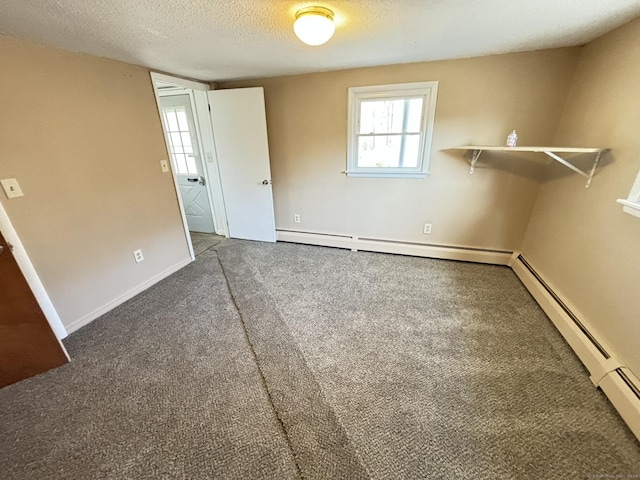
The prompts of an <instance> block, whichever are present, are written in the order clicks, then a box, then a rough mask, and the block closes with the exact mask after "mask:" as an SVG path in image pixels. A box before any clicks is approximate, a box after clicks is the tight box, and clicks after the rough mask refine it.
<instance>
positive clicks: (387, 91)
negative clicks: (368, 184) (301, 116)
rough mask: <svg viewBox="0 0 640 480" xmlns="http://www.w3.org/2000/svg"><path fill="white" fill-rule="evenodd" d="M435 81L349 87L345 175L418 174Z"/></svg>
mask: <svg viewBox="0 0 640 480" xmlns="http://www.w3.org/2000/svg"><path fill="white" fill-rule="evenodd" d="M437 95H438V82H419V83H400V84H394V85H374V86H369V87H351V88H349V112H348V125H349V127H348V128H349V132H348V146H347V175H348V176H352V177H405V178H424V177H426V176H427V175H428V174H429V155H430V151H431V138H432V136H433V122H434V118H435V114H436V98H437Z"/></svg>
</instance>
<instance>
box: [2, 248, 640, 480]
mask: <svg viewBox="0 0 640 480" xmlns="http://www.w3.org/2000/svg"><path fill="white" fill-rule="evenodd" d="M65 344H66V346H67V348H68V349H69V352H70V354H71V356H72V358H73V361H72V362H71V363H70V364H68V365H66V366H64V367H61V368H59V369H57V370H54V371H51V372H48V373H45V374H43V375H39V376H37V377H34V378H32V379H28V380H26V381H23V382H20V383H18V384H15V385H12V386H9V387H6V388H4V389H2V390H0V477H2V478H9V479H23V478H24V479H27V478H28V479H39V478H43V479H45V478H46V479H49V478H51V479H58V478H60V479H62V478H65V479H75V478H78V479H80V478H82V479H86V478H185V479H186V478H242V479H259V478H276V479H286V478H309V479H311V478H328V479H333V478H375V479H383V478H384V479H396V478H407V479H409V478H411V479H414V478H429V479H430V478H434V479H436V478H438V479H440V478H442V479H451V478H469V479H471V478H473V479H477V478H483V479H484V478H499V479H530V478H531V479H560V478H638V477H637V476H640V446H639V444H638V442H637V440H636V439H635V438H634V437H633V435H632V434H631V432H630V431H629V430H628V429H627V427H626V426H625V425H624V423H623V422H622V421H621V419H620V418H619V417H618V415H617V414H616V412H615V410H614V409H613V408H612V407H611V405H610V404H609V403H608V401H607V399H606V397H604V395H603V394H602V393H601V392H600V391H599V390H597V389H595V388H594V387H593V385H592V384H591V383H590V381H589V379H588V377H587V374H586V372H585V371H584V369H583V367H582V365H581V364H580V362H579V361H578V360H577V358H576V357H575V356H574V355H573V353H572V352H571V350H570V349H569V347H568V346H567V345H566V343H565V342H564V341H563V339H562V338H561V337H560V335H559V334H558V333H557V331H556V330H555V328H554V327H553V325H552V324H551V323H550V321H549V320H548V319H547V318H546V316H545V315H544V313H543V312H542V311H541V310H540V309H539V308H538V306H537V305H536V304H535V302H534V301H533V299H532V298H531V297H530V296H529V294H528V293H527V292H526V290H525V289H524V288H523V287H522V285H521V284H520V283H519V281H518V280H517V278H516V277H515V275H514V274H513V273H512V272H511V271H510V270H509V269H508V268H505V267H494V266H487V265H476V264H469V263H461V262H448V261H439V260H430V259H420V258H411V257H402V256H393V255H383V254H374V253H366V252H356V253H354V252H350V251H343V250H337V249H329V248H320V247H311V246H303V245H293V244H281V243H278V244H263V243H257V242H243V241H227V240H225V241H222V242H220V243H218V244H216V245H212V246H210V247H207V248H205V249H204V250H203V251H202V253H200V254H199V255H198V257H197V260H196V262H194V263H193V264H190V265H189V266H187V267H185V268H184V269H183V270H181V271H180V272H178V273H176V274H174V275H172V276H171V277H170V278H168V279H166V280H164V281H162V282H160V283H159V284H158V285H156V286H154V287H152V288H151V289H150V290H148V291H146V292H144V293H142V294H141V295H139V296H137V297H136V298H134V299H132V300H131V301H129V302H127V303H125V304H123V305H122V306H120V307H118V308H117V309H116V310H114V311H112V312H110V313H109V314H107V315H105V316H103V317H102V318H100V319H98V320H96V321H95V322H93V323H92V324H90V325H88V326H87V327H85V328H83V329H82V330H80V331H78V332H76V333H74V334H73V335H71V336H70V337H69V339H68V340H66V341H65ZM634 475H635V476H634Z"/></svg>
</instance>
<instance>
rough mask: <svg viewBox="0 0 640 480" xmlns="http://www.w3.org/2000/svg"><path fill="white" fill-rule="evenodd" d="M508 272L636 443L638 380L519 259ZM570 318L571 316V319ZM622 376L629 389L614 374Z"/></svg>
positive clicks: (639, 426)
mask: <svg viewBox="0 0 640 480" xmlns="http://www.w3.org/2000/svg"><path fill="white" fill-rule="evenodd" d="M514 257H515V258H514V261H513V262H512V265H511V268H512V269H513V271H514V272H515V274H516V275H517V276H518V278H519V279H520V281H521V282H522V283H523V285H524V286H525V287H526V288H527V290H529V293H531V295H532V296H533V298H534V299H535V300H536V302H538V304H539V305H540V307H541V308H542V310H544V312H545V313H546V314H547V316H548V317H549V319H550V320H551V321H552V322H553V324H554V325H555V326H556V328H557V329H558V331H559V332H560V334H561V335H562V336H563V337H564V339H565V340H566V341H567V343H568V344H569V346H570V347H571V348H572V349H573V351H574V352H575V353H576V355H577V356H578V358H579V359H580V361H581V362H582V363H583V364H584V366H585V367H586V368H587V370H588V371H589V375H590V379H591V381H592V382H593V384H594V385H595V386H597V387H600V388H601V389H602V391H603V392H604V393H605V395H606V396H607V398H609V401H610V402H611V403H612V405H613V406H614V407H615V408H616V410H617V411H618V413H619V414H620V416H621V417H622V418H623V419H624V421H625V422H626V423H627V425H628V426H629V428H630V429H631V431H632V432H633V433H634V435H635V436H636V437H638V439H639V440H640V398H639V397H638V395H637V394H636V393H635V392H634V388H635V389H636V391H637V390H638V388H639V387H640V382H639V381H638V379H637V378H636V377H635V376H634V375H633V374H632V373H631V371H630V370H628V369H627V368H626V367H624V366H623V365H621V364H620V362H619V361H618V360H617V359H616V358H615V355H614V354H613V352H612V350H611V348H610V347H608V346H607V345H604V344H603V343H602V342H601V341H600V340H599V339H597V338H595V337H594V335H593V334H592V333H591V332H590V330H589V328H588V326H586V325H585V324H584V322H583V321H581V320H580V319H578V318H577V317H576V315H575V314H573V313H572V312H571V310H569V308H568V307H567V306H566V304H565V305H564V308H563V303H564V302H562V300H560V297H559V296H558V294H557V292H554V291H553V290H551V288H550V287H549V286H548V284H547V283H546V282H545V281H544V279H543V278H542V277H541V276H540V274H539V273H538V272H536V270H535V269H534V268H533V267H532V266H531V265H530V264H529V262H528V261H527V260H526V258H525V257H524V256H522V255H519V256H515V255H514ZM572 315H573V316H572ZM619 371H622V372H624V373H625V375H626V377H627V380H628V381H629V382H630V383H631V384H633V385H634V387H633V388H632V387H631V386H630V385H629V384H627V382H625V380H624V379H623V378H622V376H621V375H620V374H619V373H618V372H619Z"/></svg>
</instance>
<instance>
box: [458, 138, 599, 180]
mask: <svg viewBox="0 0 640 480" xmlns="http://www.w3.org/2000/svg"><path fill="white" fill-rule="evenodd" d="M453 150H469V151H471V152H472V153H471V169H470V170H469V173H471V174H472V173H473V171H474V169H475V166H476V162H477V161H478V159H479V158H480V155H481V154H482V152H484V151H488V152H538V153H544V154H545V155H547V156H549V157H551V158H552V159H553V160H555V161H556V162H558V163H560V164H562V165H564V166H565V167H567V168H568V169H570V170H573V171H574V172H575V173H577V174H578V175H582V176H583V177H585V178H586V179H587V185H586V188H589V185H591V179H592V178H593V174H594V173H595V172H596V167H597V166H598V162H599V161H600V156H601V155H602V152H605V151H607V150H608V149H607V148H571V147H492V146H487V145H463V146H461V147H453ZM563 153H570V154H571V153H592V154H594V155H595V158H594V161H593V166H592V167H591V169H590V170H589V172H583V171H582V170H580V169H579V168H578V167H576V166H575V165H573V164H572V163H570V162H569V161H567V160H565V159H564V158H562V157H561V156H560V155H559V154H563Z"/></svg>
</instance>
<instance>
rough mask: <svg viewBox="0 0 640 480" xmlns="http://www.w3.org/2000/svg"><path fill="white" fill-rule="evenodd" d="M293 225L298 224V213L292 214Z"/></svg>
mask: <svg viewBox="0 0 640 480" xmlns="http://www.w3.org/2000/svg"><path fill="white" fill-rule="evenodd" d="M293 223H300V214H299V213H294V214H293Z"/></svg>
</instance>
